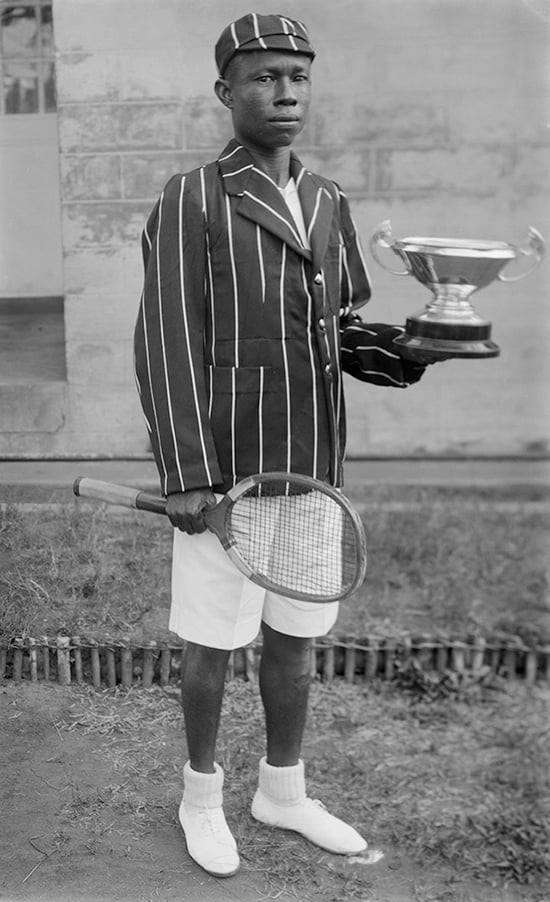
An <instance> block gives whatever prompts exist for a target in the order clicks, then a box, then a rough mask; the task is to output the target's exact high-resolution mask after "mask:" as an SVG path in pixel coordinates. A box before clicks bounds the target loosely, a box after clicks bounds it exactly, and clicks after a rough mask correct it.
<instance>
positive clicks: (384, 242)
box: [369, 219, 411, 276]
mask: <svg viewBox="0 0 550 902" xmlns="http://www.w3.org/2000/svg"><path fill="white" fill-rule="evenodd" d="M391 233H392V231H391V222H390V220H389V219H385V220H384V221H383V222H381V223H379V225H377V226H376V228H375V230H374V232H373V233H372V236H371V239H370V242H369V246H370V250H371V254H372V256H373V257H374V259H375V260H376V262H377V263H378V264H379V265H380V266H381V267H382V269H385V270H386V272H391V274H392V275H393V276H408V275H410V273H411V268H410V266H409V262H408V260H406V259H405V258H403V262H404V263H405V265H406V267H407V269H390V267H389V266H386V264H385V263H383V262H382V260H381V259H380V257H379V256H378V245H380V247H385V248H387V249H388V250H389V249H390V248H391V247H392V245H391V244H390V242H389V241H388V238H389V237H390V235H391Z"/></svg>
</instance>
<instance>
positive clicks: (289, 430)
mask: <svg viewBox="0 0 550 902" xmlns="http://www.w3.org/2000/svg"><path fill="white" fill-rule="evenodd" d="M285 275H286V244H283V253H282V257H281V279H280V282H279V307H280V311H281V345H282V349H283V363H284V370H285V393H286V448H287V452H286V468H287V471H288V472H290V468H291V462H292V454H291V450H292V447H291V446H292V421H291V416H290V414H291V407H290V378H289V372H288V356H287V350H286V322H285V313H286V311H285Z"/></svg>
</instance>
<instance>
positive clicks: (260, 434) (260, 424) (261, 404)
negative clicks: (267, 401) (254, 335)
mask: <svg viewBox="0 0 550 902" xmlns="http://www.w3.org/2000/svg"><path fill="white" fill-rule="evenodd" d="M264 372H265V368H264V367H263V366H261V367H260V391H259V393H258V473H263V471H264V420H263V416H264V412H263V407H264Z"/></svg>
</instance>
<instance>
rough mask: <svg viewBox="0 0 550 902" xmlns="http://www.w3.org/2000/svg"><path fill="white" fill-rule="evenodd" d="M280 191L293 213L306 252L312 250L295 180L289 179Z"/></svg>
mask: <svg viewBox="0 0 550 902" xmlns="http://www.w3.org/2000/svg"><path fill="white" fill-rule="evenodd" d="M279 191H280V192H281V194H282V195H283V197H284V199H285V201H286V204H287V207H288V209H289V210H290V212H291V213H292V218H293V220H294V222H295V223H296V228H297V229H298V232H299V235H300V238H301V239H302V244H303V245H304V247H305V248H306V250H308V251H310V250H311V245H310V243H309V238H308V236H307V231H306V224H305V222H304V214H303V212H302V205H301V203H300V198H299V196H298V189H297V187H296V182H295V181H294V179H292V178H291V179H289V180H288V182H287V184H286V185H285V187H284V188H279Z"/></svg>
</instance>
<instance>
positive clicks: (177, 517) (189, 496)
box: [166, 489, 218, 536]
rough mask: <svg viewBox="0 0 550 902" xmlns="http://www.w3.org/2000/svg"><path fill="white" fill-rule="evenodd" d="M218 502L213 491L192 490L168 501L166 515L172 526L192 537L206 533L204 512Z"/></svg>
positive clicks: (170, 497) (176, 494) (169, 496)
mask: <svg viewBox="0 0 550 902" xmlns="http://www.w3.org/2000/svg"><path fill="white" fill-rule="evenodd" d="M217 503H218V502H217V501H216V496H215V495H214V493H213V492H212V491H211V489H190V490H189V491H188V492H176V493H175V494H173V495H168V497H167V499H166V514H167V516H168V518H169V520H170V523H171V524H172V526H175V527H176V529H181V531H182V532H186V533H188V534H189V535H190V536H192V535H194V534H195V533H200V532H204V531H205V529H206V523H205V520H204V513H203V511H204V510H205V509H206V508H209V507H215V505H216V504H217Z"/></svg>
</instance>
